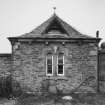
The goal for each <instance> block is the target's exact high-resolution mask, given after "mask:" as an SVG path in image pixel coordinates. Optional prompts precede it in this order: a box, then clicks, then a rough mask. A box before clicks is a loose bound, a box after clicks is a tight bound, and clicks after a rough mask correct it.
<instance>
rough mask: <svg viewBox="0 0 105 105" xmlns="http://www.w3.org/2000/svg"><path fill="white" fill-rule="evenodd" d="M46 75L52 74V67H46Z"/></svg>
mask: <svg viewBox="0 0 105 105" xmlns="http://www.w3.org/2000/svg"><path fill="white" fill-rule="evenodd" d="M47 73H48V74H52V65H47Z"/></svg>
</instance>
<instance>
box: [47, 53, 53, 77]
mask: <svg viewBox="0 0 105 105" xmlns="http://www.w3.org/2000/svg"><path fill="white" fill-rule="evenodd" d="M46 74H47V75H48V76H51V75H53V56H52V54H48V55H47V57H46Z"/></svg>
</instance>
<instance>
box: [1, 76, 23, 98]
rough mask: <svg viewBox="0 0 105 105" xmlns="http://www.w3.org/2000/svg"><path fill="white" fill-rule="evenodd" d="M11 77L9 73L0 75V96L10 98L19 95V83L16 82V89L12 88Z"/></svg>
mask: <svg viewBox="0 0 105 105" xmlns="http://www.w3.org/2000/svg"><path fill="white" fill-rule="evenodd" d="M12 81H13V79H12V77H11V75H8V76H4V77H0V97H2V98H3V97H6V98H11V97H14V96H16V95H20V93H21V88H20V85H19V83H17V82H15V83H17V87H18V90H16V91H14V92H13V90H12Z"/></svg>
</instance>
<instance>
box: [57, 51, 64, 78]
mask: <svg viewBox="0 0 105 105" xmlns="http://www.w3.org/2000/svg"><path fill="white" fill-rule="evenodd" d="M57 75H60V76H62V75H64V54H63V53H59V54H58V57H57Z"/></svg>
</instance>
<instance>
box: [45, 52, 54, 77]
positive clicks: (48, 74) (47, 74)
mask: <svg viewBox="0 0 105 105" xmlns="http://www.w3.org/2000/svg"><path fill="white" fill-rule="evenodd" d="M48 56H51V60H52V73H51V74H50V73H48V63H47V61H48ZM46 76H53V55H52V54H51V55H50V54H48V55H47V56H46Z"/></svg>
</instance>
